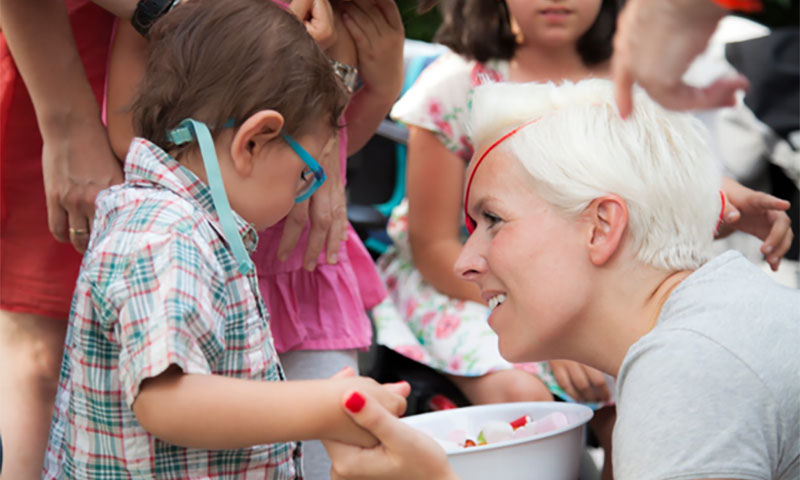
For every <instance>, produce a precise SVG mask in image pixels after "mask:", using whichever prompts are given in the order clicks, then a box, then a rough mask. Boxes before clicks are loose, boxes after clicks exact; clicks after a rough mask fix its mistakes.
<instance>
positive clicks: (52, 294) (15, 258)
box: [0, 0, 114, 319]
mask: <svg viewBox="0 0 800 480" xmlns="http://www.w3.org/2000/svg"><path fill="white" fill-rule="evenodd" d="M66 5H67V10H68V12H69V17H70V24H71V26H72V31H73V35H74V36H75V41H76V44H77V46H78V51H79V53H80V56H81V59H82V60H83V64H84V69H85V70H86V74H87V76H88V78H89V82H90V84H91V85H92V89H93V90H94V93H95V95H96V97H97V99H98V102H100V101H101V100H102V96H103V86H104V83H105V75H106V67H107V63H108V62H107V60H108V50H109V39H110V35H111V27H112V24H113V18H114V17H113V16H112V15H111V14H110V13H108V12H106V11H105V10H103V9H102V8H100V7H98V6H97V5H95V4H93V3H91V2H89V1H87V0H67V1H66ZM80 262H81V255H80V254H79V253H78V252H76V251H75V249H74V248H73V247H72V244H70V243H59V242H57V241H56V240H55V239H54V238H53V236H52V235H51V234H50V230H49V228H48V225H47V206H46V204H45V194H44V182H43V179H42V138H41V135H40V134H39V128H38V126H37V123H36V116H35V114H34V110H33V105H32V104H31V100H30V97H29V96H28V91H27V89H26V88H25V85H24V84H23V83H22V78H21V77H20V75H19V72H18V71H17V69H16V66H15V65H14V61H13V59H12V58H11V54H10V52H9V50H8V46H7V45H6V40H5V36H3V35H2V33H0V309H3V310H9V311H14V312H26V313H33V314H38V315H44V316H48V317H53V318H63V319H66V318H67V317H68V316H69V307H70V303H71V301H72V292H73V289H74V288H75V280H76V278H77V276H78V268H79V266H80Z"/></svg>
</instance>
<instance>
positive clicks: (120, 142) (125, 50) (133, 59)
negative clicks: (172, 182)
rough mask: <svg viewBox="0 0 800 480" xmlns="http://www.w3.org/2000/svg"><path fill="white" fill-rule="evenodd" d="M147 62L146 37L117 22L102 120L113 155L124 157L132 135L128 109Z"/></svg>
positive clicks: (130, 113) (131, 115)
mask: <svg viewBox="0 0 800 480" xmlns="http://www.w3.org/2000/svg"><path fill="white" fill-rule="evenodd" d="M146 64H147V40H146V39H145V38H144V37H142V36H141V35H139V32H137V31H136V30H134V28H133V26H131V24H130V23H127V22H120V24H119V25H118V26H117V32H116V34H115V36H114V42H113V43H112V45H111V51H110V59H109V64H108V92H107V98H106V121H107V123H108V138H109V140H110V141H111V148H112V149H113V150H114V154H115V155H116V156H117V158H120V159H124V158H125V155H126V154H127V152H128V146H129V145H130V143H131V140H132V139H133V136H134V132H133V114H132V112H131V110H130V107H131V103H132V102H133V99H134V98H135V97H134V96H135V94H136V89H137V88H138V86H139V82H140V81H141V79H142V76H143V75H144V70H145V65H146Z"/></svg>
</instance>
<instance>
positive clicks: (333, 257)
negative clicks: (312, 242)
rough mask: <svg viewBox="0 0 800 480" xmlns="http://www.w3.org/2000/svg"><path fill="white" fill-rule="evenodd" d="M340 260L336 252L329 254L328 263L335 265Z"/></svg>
mask: <svg viewBox="0 0 800 480" xmlns="http://www.w3.org/2000/svg"><path fill="white" fill-rule="evenodd" d="M338 261H339V256H338V255H336V254H335V253H331V254H330V255H328V263H330V264H331V265H335V264H336V262H338Z"/></svg>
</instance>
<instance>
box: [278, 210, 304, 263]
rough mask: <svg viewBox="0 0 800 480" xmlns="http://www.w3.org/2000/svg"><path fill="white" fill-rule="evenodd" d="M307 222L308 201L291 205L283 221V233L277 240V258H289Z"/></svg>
mask: <svg viewBox="0 0 800 480" xmlns="http://www.w3.org/2000/svg"><path fill="white" fill-rule="evenodd" d="M307 222H308V201H304V202H300V203H298V204H296V205H295V206H294V207H292V210H291V211H290V212H289V215H287V216H286V220H285V221H284V222H283V233H281V239H280V241H279V242H278V260H280V261H282V262H285V261H286V259H288V258H289V255H290V254H291V253H292V251H293V250H294V248H295V247H296V246H297V241H298V240H299V239H300V235H301V234H302V233H303V229H305V227H306V223H307Z"/></svg>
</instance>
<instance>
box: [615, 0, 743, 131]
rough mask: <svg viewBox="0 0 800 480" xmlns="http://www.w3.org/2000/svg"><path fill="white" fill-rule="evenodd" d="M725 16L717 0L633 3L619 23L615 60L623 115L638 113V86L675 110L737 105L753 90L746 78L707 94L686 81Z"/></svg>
mask: <svg viewBox="0 0 800 480" xmlns="http://www.w3.org/2000/svg"><path fill="white" fill-rule="evenodd" d="M725 13H726V11H725V10H724V9H722V8H721V7H719V6H717V5H716V4H715V3H714V2H713V1H712V0H630V1H628V2H627V3H626V5H625V7H624V8H623V10H622V12H621V14H620V17H619V22H618V26H617V33H616V34H615V36H614V55H613V57H612V59H611V60H612V61H611V71H612V76H613V78H614V84H615V89H616V98H617V105H618V107H619V112H620V115H622V116H623V117H627V116H628V115H630V114H631V112H632V111H633V97H632V89H633V84H634V83H638V84H639V85H640V86H641V87H642V88H644V89H645V90H646V91H647V93H648V94H649V95H650V96H651V97H652V98H653V99H654V100H656V101H657V102H659V103H660V104H662V105H663V106H665V107H667V108H671V109H675V110H690V109H707V108H715V107H722V106H730V105H733V103H734V102H735V98H734V93H735V92H736V90H739V89H743V88H747V86H748V82H747V79H746V78H744V77H743V76H741V75H737V76H734V77H730V78H719V79H717V80H715V81H714V82H713V83H712V84H711V85H709V86H707V87H704V88H695V87H691V86H689V85H687V84H686V83H684V81H683V74H684V73H685V72H686V70H687V69H688V68H689V65H690V64H691V63H692V61H693V60H694V59H695V57H697V55H699V54H700V53H701V52H702V51H703V50H705V48H706V45H707V44H708V40H709V38H710V37H711V34H712V33H714V29H715V28H716V26H717V23H718V22H719V20H720V19H721V18H722V17H723V16H724V15H725Z"/></svg>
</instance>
